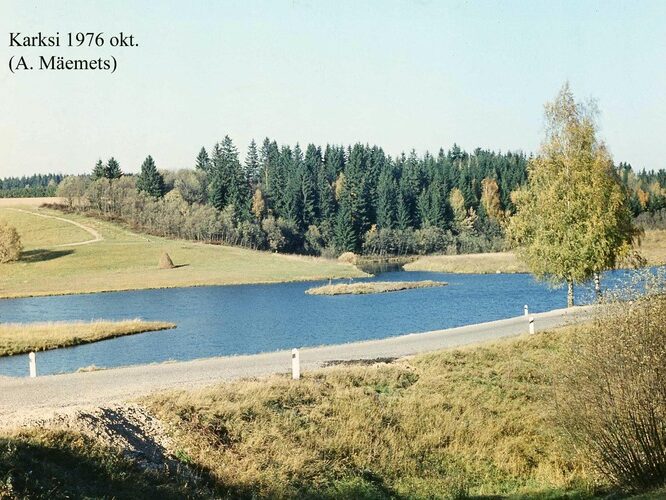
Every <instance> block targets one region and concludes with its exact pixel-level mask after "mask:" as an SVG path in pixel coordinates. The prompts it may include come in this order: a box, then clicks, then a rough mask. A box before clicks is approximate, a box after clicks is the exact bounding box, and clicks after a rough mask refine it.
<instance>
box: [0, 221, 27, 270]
mask: <svg viewBox="0 0 666 500" xmlns="http://www.w3.org/2000/svg"><path fill="white" fill-rule="evenodd" d="M22 251H23V245H21V238H20V237H19V234H18V232H17V231H16V228H15V227H13V226H10V225H9V224H7V223H6V222H2V221H0V263H5V262H11V261H13V260H18V259H19V257H21V252H22Z"/></svg>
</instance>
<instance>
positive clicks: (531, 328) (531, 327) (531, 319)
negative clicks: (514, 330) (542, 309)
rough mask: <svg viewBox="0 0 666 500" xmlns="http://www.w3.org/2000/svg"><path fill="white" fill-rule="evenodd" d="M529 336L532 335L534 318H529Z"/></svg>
mask: <svg viewBox="0 0 666 500" xmlns="http://www.w3.org/2000/svg"><path fill="white" fill-rule="evenodd" d="M530 335H534V316H530Z"/></svg>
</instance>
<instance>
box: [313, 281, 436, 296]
mask: <svg viewBox="0 0 666 500" xmlns="http://www.w3.org/2000/svg"><path fill="white" fill-rule="evenodd" d="M446 285H447V283H444V282H443V281H432V280H425V281H368V282H363V283H338V284H335V285H324V286H318V287H314V288H309V289H307V290H306V291H305V293H307V294H309V295H364V294H368V293H386V292H399V291H402V290H413V289H416V288H434V287H440V286H446Z"/></svg>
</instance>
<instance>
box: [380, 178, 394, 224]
mask: <svg viewBox="0 0 666 500" xmlns="http://www.w3.org/2000/svg"><path fill="white" fill-rule="evenodd" d="M396 193H397V187H396V184H395V179H394V178H393V175H392V174H391V172H390V170H389V169H388V168H385V169H384V170H383V171H382V173H381V174H380V176H379V184H378V185H377V226H378V227H379V228H380V229H391V228H393V226H394V225H395V220H396Z"/></svg>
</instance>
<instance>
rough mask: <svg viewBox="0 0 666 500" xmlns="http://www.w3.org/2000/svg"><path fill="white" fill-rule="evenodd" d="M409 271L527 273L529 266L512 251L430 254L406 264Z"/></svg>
mask: <svg viewBox="0 0 666 500" xmlns="http://www.w3.org/2000/svg"><path fill="white" fill-rule="evenodd" d="M404 268H405V269H406V270H407V271H430V272H436V273H464V274H494V273H526V272H528V270H527V267H526V266H525V265H524V264H523V263H522V262H520V261H519V260H518V258H517V257H516V256H515V255H514V254H513V253H511V252H496V253H478V254H464V255H429V256H425V257H419V258H418V259H417V260H415V261H414V262H410V263H409V264H405V266H404Z"/></svg>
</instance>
